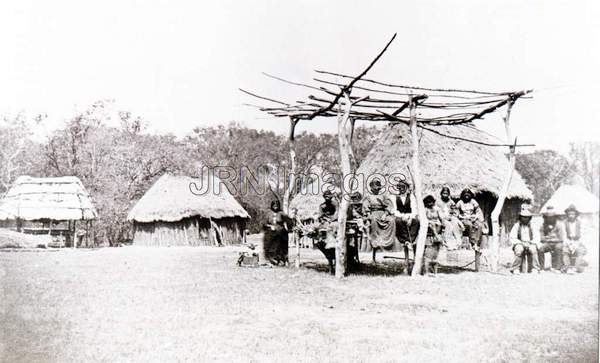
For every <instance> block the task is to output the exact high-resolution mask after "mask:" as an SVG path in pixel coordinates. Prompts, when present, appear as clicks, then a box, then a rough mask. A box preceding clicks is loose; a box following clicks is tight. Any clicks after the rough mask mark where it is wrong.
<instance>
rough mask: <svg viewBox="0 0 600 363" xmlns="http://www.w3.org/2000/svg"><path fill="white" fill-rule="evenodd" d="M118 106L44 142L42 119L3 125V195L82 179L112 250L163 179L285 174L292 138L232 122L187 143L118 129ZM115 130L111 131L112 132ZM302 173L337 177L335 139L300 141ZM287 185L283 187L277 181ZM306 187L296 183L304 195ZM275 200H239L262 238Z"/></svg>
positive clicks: (96, 111) (73, 122) (121, 123)
mask: <svg viewBox="0 0 600 363" xmlns="http://www.w3.org/2000/svg"><path fill="white" fill-rule="evenodd" d="M112 107H113V103H112V101H98V102H96V103H94V104H92V105H91V106H90V107H88V108H87V109H86V110H84V111H82V112H78V113H76V114H75V115H73V117H71V118H70V119H68V120H67V121H66V122H65V124H64V126H63V127H61V128H59V129H57V130H54V131H53V132H52V133H51V134H50V135H48V136H47V137H46V139H45V140H43V141H36V140H34V138H33V137H32V136H33V130H34V129H35V128H36V127H39V126H40V125H39V124H40V123H42V122H44V120H43V119H44V117H43V116H36V117H33V118H27V117H26V116H25V114H23V113H20V114H18V115H16V116H5V117H3V118H2V120H1V122H0V196H1V195H2V194H3V193H5V192H6V191H7V190H8V189H9V188H10V186H11V185H12V183H13V182H14V181H15V179H16V178H17V177H18V176H20V175H29V176H34V177H58V176H77V177H78V178H79V179H80V180H81V181H82V183H83V184H84V186H85V187H86V189H87V190H88V192H89V193H90V194H91V196H92V199H93V201H94V204H95V207H96V209H97V211H98V215H99V217H98V219H97V220H95V221H94V227H93V228H94V231H93V232H94V236H95V238H96V239H97V241H99V242H108V243H109V244H111V245H114V244H117V243H119V242H121V241H125V240H128V239H130V238H131V237H132V236H131V225H130V223H128V222H127V220H126V218H127V213H128V212H129V210H130V209H131V208H132V207H133V205H134V204H135V203H136V202H137V200H139V198H141V196H142V195H143V194H144V193H145V192H146V191H147V190H148V189H149V188H150V187H151V186H152V184H153V183H154V182H155V181H156V180H157V179H158V178H159V177H160V176H161V175H163V174H165V173H171V174H179V175H191V176H198V175H199V173H200V169H201V167H202V166H228V167H233V168H235V169H236V170H240V168H242V167H245V168H248V169H249V170H259V169H260V168H262V169H264V167H267V169H273V170H275V169H276V168H282V169H284V168H287V167H288V166H289V165H288V164H289V141H288V138H287V136H284V135H279V134H276V133H274V132H272V131H264V130H256V129H251V128H248V127H245V126H242V125H240V124H239V123H234V122H232V123H230V124H228V125H226V126H223V125H221V126H212V127H196V128H194V129H193V130H191V131H190V132H189V133H188V134H187V135H186V136H185V137H176V136H174V135H172V134H165V135H157V134H151V133H149V132H147V123H146V122H145V121H144V120H143V119H142V118H140V117H136V116H133V115H132V113H131V112H128V111H119V112H117V113H116V114H117V117H118V120H117V121H118V122H117V124H118V126H115V122H114V121H115V120H110V121H111V122H109V118H110V117H114V113H113V114H112V115H113V116H110V115H109V112H108V110H109V109H111V108H112ZM109 124H110V126H109ZM379 132H380V129H378V128H375V127H358V128H357V130H356V133H355V138H354V140H355V143H356V144H355V150H356V158H357V161H359V160H362V158H364V156H366V154H367V152H368V150H369V149H370V148H371V146H372V144H373V143H374V141H375V140H376V139H377V138H378V134H379ZM295 140H296V141H295V149H296V165H297V171H298V173H302V174H309V173H310V172H314V171H316V170H318V171H319V172H320V171H322V170H327V171H329V172H332V173H335V172H337V170H336V168H337V167H336V166H337V165H338V164H339V163H338V161H337V160H338V156H337V138H336V137H335V135H330V134H319V135H317V134H313V133H308V132H302V133H299V134H298V135H296V139H295ZM275 182H281V181H275ZM306 182H308V181H306V180H297V181H296V184H297V185H296V191H298V190H299V189H300V188H301V187H302V185H303V183H306ZM273 193H275V195H267V196H265V195H256V194H252V193H247V194H243V195H239V196H236V197H237V199H238V201H239V202H240V204H241V205H242V206H243V207H244V208H245V209H246V210H247V211H248V213H249V214H250V216H251V217H252V219H251V221H250V223H249V228H250V230H251V232H258V231H259V230H260V226H262V224H264V223H265V222H266V218H267V211H268V207H269V203H270V201H271V199H272V198H274V197H277V198H280V199H281V198H282V197H283V196H282V195H281V194H282V191H278V190H277V189H276V188H274V189H273Z"/></svg>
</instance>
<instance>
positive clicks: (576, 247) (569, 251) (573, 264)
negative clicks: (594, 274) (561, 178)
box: [562, 204, 587, 273]
mask: <svg viewBox="0 0 600 363" xmlns="http://www.w3.org/2000/svg"><path fill="white" fill-rule="evenodd" d="M565 214H566V215H567V220H566V221H565V239H564V246H563V270H562V271H563V272H567V273H573V272H575V271H577V272H578V273H581V272H583V271H584V269H585V266H586V263H585V261H584V260H583V256H585V254H586V253H587V249H586V248H585V246H584V245H583V242H582V240H581V221H580V220H579V218H578V217H579V211H578V210H577V207H575V205H573V204H571V205H570V206H569V207H568V208H567V209H565Z"/></svg>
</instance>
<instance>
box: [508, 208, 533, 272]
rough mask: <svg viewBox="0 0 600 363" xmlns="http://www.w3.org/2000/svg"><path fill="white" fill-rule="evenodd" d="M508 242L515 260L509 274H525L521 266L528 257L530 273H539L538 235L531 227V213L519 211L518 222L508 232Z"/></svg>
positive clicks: (523, 209)
mask: <svg viewBox="0 0 600 363" xmlns="http://www.w3.org/2000/svg"><path fill="white" fill-rule="evenodd" d="M510 242H511V244H512V246H513V247H512V249H513V252H514V253H515V260H514V262H513V264H512V268H511V270H510V272H512V273H513V274H515V275H518V274H520V273H521V270H523V272H526V270H525V269H524V266H523V257H526V256H528V257H529V260H530V261H531V267H532V269H531V271H532V272H535V273H539V272H540V263H539V260H538V244H539V243H540V235H539V233H538V231H537V229H536V228H533V227H532V225H531V213H530V212H529V211H528V210H527V209H525V208H522V209H521V213H519V222H518V223H515V225H514V226H513V227H512V229H511V230H510Z"/></svg>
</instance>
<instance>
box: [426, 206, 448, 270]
mask: <svg viewBox="0 0 600 363" xmlns="http://www.w3.org/2000/svg"><path fill="white" fill-rule="evenodd" d="M423 204H425V215H426V216H427V220H428V221H429V227H428V228H427V238H426V240H425V252H424V253H423V269H422V271H423V274H424V275H427V274H428V273H429V271H430V270H432V271H433V273H434V274H437V269H438V261H437V259H438V255H439V252H440V247H441V246H442V238H441V233H442V227H443V225H444V221H443V220H442V217H441V214H440V211H439V209H438V208H437V207H436V206H435V198H434V197H433V196H432V195H428V196H426V197H425V198H424V199H423Z"/></svg>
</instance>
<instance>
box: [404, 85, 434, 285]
mask: <svg viewBox="0 0 600 363" xmlns="http://www.w3.org/2000/svg"><path fill="white" fill-rule="evenodd" d="M423 97H427V96H425V95H423V96H410V97H409V100H408V102H409V109H410V123H409V126H410V135H411V138H410V143H411V146H412V169H413V171H412V176H413V180H414V191H415V199H416V200H417V215H418V218H419V233H418V235H417V241H416V243H417V249H416V251H415V264H414V265H413V269H412V273H411V276H418V275H419V274H421V267H422V265H423V253H424V252H425V238H426V237H427V228H428V227H429V221H428V220H427V216H426V214H425V205H424V204H423V184H422V183H421V166H420V163H419V136H418V134H417V103H418V101H419V99H421V98H423ZM425 268H428V266H425Z"/></svg>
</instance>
